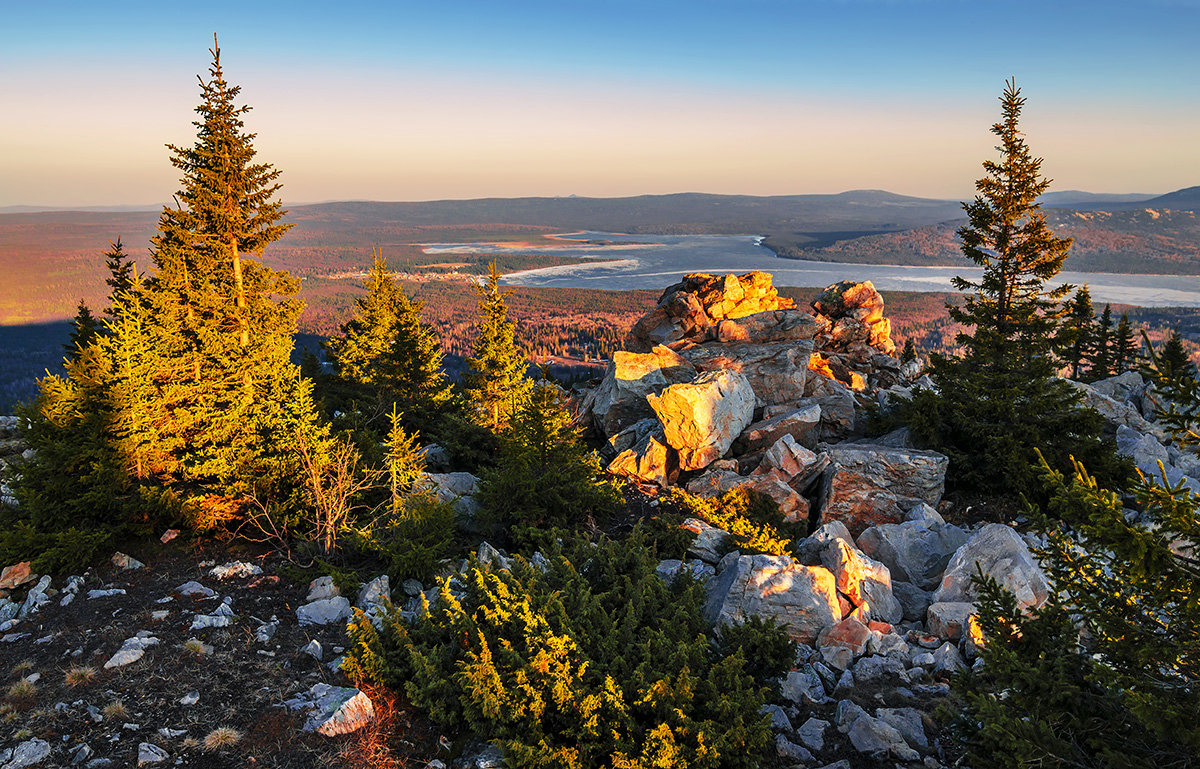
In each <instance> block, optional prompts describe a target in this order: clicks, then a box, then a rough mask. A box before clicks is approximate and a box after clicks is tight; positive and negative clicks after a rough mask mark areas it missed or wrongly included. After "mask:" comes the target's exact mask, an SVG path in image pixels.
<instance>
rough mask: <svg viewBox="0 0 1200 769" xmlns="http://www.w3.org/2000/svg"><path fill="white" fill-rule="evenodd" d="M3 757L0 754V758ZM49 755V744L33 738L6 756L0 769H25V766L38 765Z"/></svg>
mask: <svg viewBox="0 0 1200 769" xmlns="http://www.w3.org/2000/svg"><path fill="white" fill-rule="evenodd" d="M26 734H28V732H26ZM3 755H4V754H3V753H0V757H2V756H3ZM49 755H50V743H48V742H46V741H45V740H42V739H38V738H37V737H34V738H33V739H31V740H25V741H24V742H22V743H20V744H19V745H17V747H16V748H14V749H13V751H12V754H11V755H10V756H8V759H7V761H6V762H5V763H4V764H3V765H2V766H0V769H25V767H27V766H33V765H34V764H40V763H41V762H42V761H44V760H45V759H46V758H47V757H48V756H49Z"/></svg>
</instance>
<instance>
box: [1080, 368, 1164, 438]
mask: <svg viewBox="0 0 1200 769" xmlns="http://www.w3.org/2000/svg"><path fill="white" fill-rule="evenodd" d="M1062 381H1064V382H1066V383H1067V384H1068V385H1070V386H1071V387H1074V388H1075V389H1076V390H1077V391H1078V392H1079V394H1080V395H1081V396H1082V401H1081V403H1080V405H1081V406H1083V407H1085V408H1090V409H1093V410H1095V411H1098V412H1100V416H1102V417H1104V421H1105V422H1107V423H1108V425H1109V427H1111V428H1112V429H1113V430H1116V429H1117V428H1118V427H1120V426H1121V425H1124V426H1125V427H1129V428H1132V429H1134V430H1137V431H1138V432H1139V433H1145V434H1147V435H1153V436H1154V437H1155V438H1156V439H1157V440H1158V441H1160V442H1162V443H1166V442H1167V441H1168V439H1169V438H1168V435H1167V433H1166V431H1165V430H1163V429H1162V428H1161V427H1159V426H1158V425H1156V424H1154V423H1152V422H1148V421H1146V419H1145V418H1144V417H1143V416H1142V414H1141V412H1139V411H1138V409H1137V407H1136V406H1134V405H1132V404H1129V403H1122V402H1120V401H1118V400H1115V399H1114V398H1110V397H1109V396H1107V395H1105V394H1103V393H1101V392H1100V391H1098V390H1096V389H1094V388H1093V387H1092V386H1091V385H1086V384H1084V383H1083V382H1075V381H1073V380H1070V379H1064V380H1062Z"/></svg>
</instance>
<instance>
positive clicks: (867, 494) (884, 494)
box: [820, 443, 950, 536]
mask: <svg viewBox="0 0 1200 769" xmlns="http://www.w3.org/2000/svg"><path fill="white" fill-rule="evenodd" d="M824 449H825V451H826V452H827V453H828V455H829V460H830V466H829V469H828V470H827V471H826V472H825V478H824V481H823V483H822V484H821V497H820V498H821V504H820V510H821V518H822V520H826V521H829V520H840V521H843V522H845V524H846V526H847V527H848V528H849V529H850V532H851V533H852V534H854V535H855V536H857V535H858V534H861V533H862V532H863V531H864V530H866V529H867V528H870V527H871V526H877V525H879V524H881V523H899V522H901V521H903V520H904V518H905V513H906V512H907V511H908V510H910V509H911V508H912V507H913V505H914V504H916V503H917V502H924V503H926V504H928V505H930V506H937V503H938V502H940V501H941V499H942V492H943V490H944V489H945V481H946V468H947V466H948V465H949V462H950V461H949V459H947V458H946V457H945V456H943V455H941V454H938V453H937V452H934V451H921V450H919V449H897V448H891V447H888V446H877V445H873V444H868V443H854V444H848V443H843V444H838V445H834V446H825V447H824Z"/></svg>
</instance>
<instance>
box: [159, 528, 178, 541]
mask: <svg viewBox="0 0 1200 769" xmlns="http://www.w3.org/2000/svg"><path fill="white" fill-rule="evenodd" d="M178 536H179V529H167V530H166V531H164V532H163V533H162V536H161V537H159V538H158V541H159V542H161V543H163V544H164V545H165V544H167V543H168V542H170V541H171V540H173V539H175V538H176V537H178Z"/></svg>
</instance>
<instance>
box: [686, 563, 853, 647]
mask: <svg viewBox="0 0 1200 769" xmlns="http://www.w3.org/2000/svg"><path fill="white" fill-rule="evenodd" d="M723 564H724V568H723V569H721V571H720V572H718V574H717V576H716V577H715V578H713V579H712V580H710V581H709V583H708V599H707V602H706V603H705V609H704V611H705V614H706V616H707V617H708V619H709V621H711V622H714V623H717V624H732V623H739V622H745V621H746V619H747V618H748V617H751V616H758V617H764V618H772V619H774V620H775V621H776V622H778V623H779V624H780V625H782V626H783V627H784V629H785V630H787V633H788V635H790V636H791V637H792V638H793V639H795V640H797V641H799V642H801V643H812V642H813V639H815V638H816V637H817V635H818V634H819V633H820V632H821V631H822V629H823V628H826V627H828V626H830V625H832V624H833V623H835V622H837V621H838V620H839V619H841V616H842V615H841V610H840V609H839V607H838V596H837V589H836V588H835V587H834V584H833V575H832V574H830V573H829V572H828V571H827V570H825V569H823V568H821V567H819V566H801V565H800V564H797V563H796V562H795V561H793V560H792V559H791V558H789V557H787V556H786V555H743V556H739V557H738V558H736V559H728V562H723ZM864 629H865V628H864ZM864 643H865V642H864Z"/></svg>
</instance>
